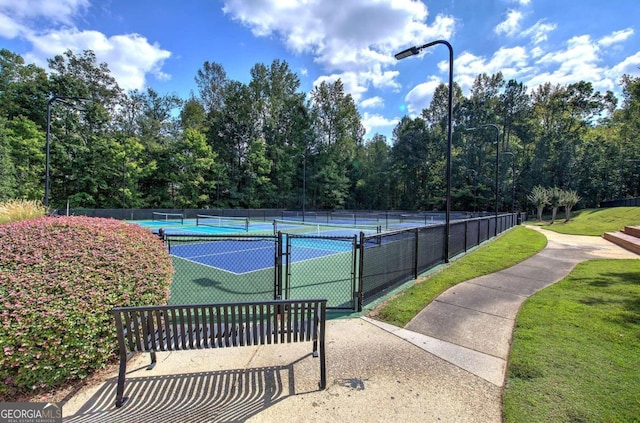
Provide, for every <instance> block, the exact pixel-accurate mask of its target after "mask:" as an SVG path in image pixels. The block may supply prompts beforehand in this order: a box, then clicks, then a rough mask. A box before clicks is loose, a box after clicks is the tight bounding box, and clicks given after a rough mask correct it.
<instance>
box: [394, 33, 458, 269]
mask: <svg viewBox="0 0 640 423" xmlns="http://www.w3.org/2000/svg"><path fill="white" fill-rule="evenodd" d="M436 44H444V45H445V46H447V48H448V49H449V96H448V102H449V104H448V110H447V169H446V172H447V175H446V179H447V193H446V211H445V242H444V261H445V263H448V262H449V238H450V233H451V130H452V128H451V119H452V116H453V47H451V44H449V42H448V41H445V40H437V41H432V42H430V43H427V44H424V45H421V46H414V47H410V48H408V49H406V50H403V51H401V52H400V53H398V54H396V55H395V58H396V59H397V60H402V59H404V58H407V57H409V56H415V55H416V54H418V53H420V51H422V50H424V49H425V48H429V47H431V46H434V45H436Z"/></svg>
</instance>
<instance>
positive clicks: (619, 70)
mask: <svg viewBox="0 0 640 423" xmlns="http://www.w3.org/2000/svg"><path fill="white" fill-rule="evenodd" d="M638 69H640V51H639V52H637V53H636V54H634V55H632V56H629V57H627V58H626V59H624V60H623V61H622V62H620V63H618V64H616V65H615V66H613V67H611V69H609V70H608V71H607V76H608V77H609V78H610V79H612V80H613V81H616V82H619V81H620V77H622V75H624V74H628V75H637V74H638Z"/></svg>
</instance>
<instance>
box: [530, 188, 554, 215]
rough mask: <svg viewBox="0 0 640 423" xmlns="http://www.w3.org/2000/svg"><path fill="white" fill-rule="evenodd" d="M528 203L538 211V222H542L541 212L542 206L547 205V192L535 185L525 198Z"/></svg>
mask: <svg viewBox="0 0 640 423" xmlns="http://www.w3.org/2000/svg"><path fill="white" fill-rule="evenodd" d="M527 198H528V199H529V201H531V202H532V203H533V204H534V205H535V206H536V209H537V211H538V222H540V221H541V220H542V211H543V210H544V206H546V205H547V204H549V190H547V189H546V188H543V187H541V186H540V185H536V186H535V187H533V190H531V194H529V195H528V196H527Z"/></svg>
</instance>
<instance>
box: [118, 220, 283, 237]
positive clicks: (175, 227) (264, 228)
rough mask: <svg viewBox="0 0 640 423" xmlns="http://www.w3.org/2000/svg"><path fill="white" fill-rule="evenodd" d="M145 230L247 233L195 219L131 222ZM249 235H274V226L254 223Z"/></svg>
mask: <svg viewBox="0 0 640 423" xmlns="http://www.w3.org/2000/svg"><path fill="white" fill-rule="evenodd" d="M129 223H133V224H136V225H139V226H142V227H143V228H147V229H149V230H151V231H153V232H154V233H158V230H159V229H160V228H162V229H163V230H164V233H166V234H168V235H190V234H208V235H229V234H238V233H244V234H246V233H247V232H246V231H245V230H244V229H242V228H241V227H240V226H235V227H234V226H229V227H227V226H197V225H196V221H195V219H184V223H181V222H180V221H176V220H168V221H158V220H135V221H129ZM249 233H262V234H265V233H269V234H271V233H273V224H272V223H269V222H264V223H262V222H260V223H254V222H252V223H251V225H250V226H249Z"/></svg>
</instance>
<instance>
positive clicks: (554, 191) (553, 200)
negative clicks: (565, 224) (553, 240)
mask: <svg viewBox="0 0 640 423" xmlns="http://www.w3.org/2000/svg"><path fill="white" fill-rule="evenodd" d="M548 191H549V205H550V206H551V223H550V224H551V225H553V222H555V221H556V214H557V213H558V207H560V206H561V205H562V190H561V189H560V188H558V187H553V188H549V189H548Z"/></svg>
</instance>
